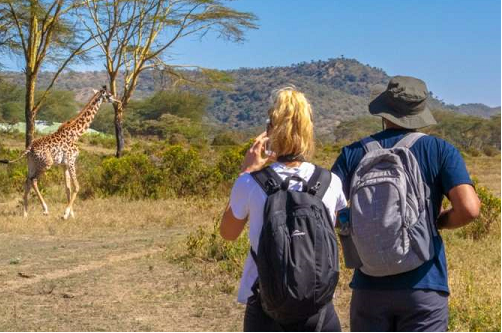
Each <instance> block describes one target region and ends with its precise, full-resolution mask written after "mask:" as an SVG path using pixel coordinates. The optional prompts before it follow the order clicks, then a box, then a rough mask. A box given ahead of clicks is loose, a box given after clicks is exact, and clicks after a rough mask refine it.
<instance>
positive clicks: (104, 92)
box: [93, 86, 121, 103]
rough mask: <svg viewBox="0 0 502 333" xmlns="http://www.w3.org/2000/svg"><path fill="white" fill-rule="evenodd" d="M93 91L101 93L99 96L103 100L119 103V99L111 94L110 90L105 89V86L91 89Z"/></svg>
mask: <svg viewBox="0 0 502 333" xmlns="http://www.w3.org/2000/svg"><path fill="white" fill-rule="evenodd" d="M93 91H94V93H95V94H98V93H99V94H100V95H101V98H103V101H104V102H108V103H121V102H120V100H118V99H117V98H115V96H113V94H112V93H111V92H109V91H108V89H106V86H103V87H102V88H101V90H99V91H98V90H95V89H93Z"/></svg>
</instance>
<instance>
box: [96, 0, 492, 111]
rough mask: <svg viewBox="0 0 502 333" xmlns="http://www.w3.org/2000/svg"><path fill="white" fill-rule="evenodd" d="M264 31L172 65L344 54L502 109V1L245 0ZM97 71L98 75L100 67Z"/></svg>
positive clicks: (210, 46)
mask: <svg viewBox="0 0 502 333" xmlns="http://www.w3.org/2000/svg"><path fill="white" fill-rule="evenodd" d="M231 5H232V6H233V7H235V8H237V9H239V10H243V11H250V12H253V13H254V14H256V15H257V16H258V18H259V21H258V24H259V26H260V28H259V29H258V30H255V31H249V32H248V33H247V41H246V42H244V43H241V44H234V43H230V42H227V41H223V40H216V39H215V36H214V35H207V36H206V37H205V38H204V39H203V40H202V41H200V40H198V39H196V38H189V39H185V40H181V41H179V42H178V44H176V45H175V47H174V49H172V50H171V51H172V53H171V54H170V56H171V57H172V58H173V63H178V64H196V65H200V66H204V67H209V68H218V69H233V68H239V67H263V66H283V65H284V66H286V65H290V64H292V63H298V62H302V61H310V60H325V59H328V58H336V57H338V56H340V55H344V56H345V57H348V58H355V59H357V60H359V61H361V62H362V63H364V64H370V65H371V66H375V67H380V68H382V69H383V70H385V71H386V72H387V73H388V74H389V75H397V74H401V75H411V76H416V77H419V78H421V79H423V80H424V81H426V83H427V85H428V88H429V90H431V91H433V93H434V94H435V95H438V96H439V97H440V98H442V99H444V101H445V102H447V103H455V104H461V103H468V102H480V103H485V104H487V105H490V106H498V105H500V92H501V82H500V80H501V76H500V73H501V59H500V54H501V53H500V51H501V35H500V31H501V26H500V13H501V10H500V1H498V0H441V1H432V0H429V1H424V0H379V1H370V0H335V1H328V0H310V1H305V0H304V1H298V0H289V1H285V0H274V1H272V0H240V1H236V2H233V3H231ZM92 69H96V68H95V67H94V68H92Z"/></svg>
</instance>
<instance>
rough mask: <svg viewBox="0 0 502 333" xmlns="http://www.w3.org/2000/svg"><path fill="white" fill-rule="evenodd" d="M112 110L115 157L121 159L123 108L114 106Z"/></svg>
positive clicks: (122, 148) (122, 147)
mask: <svg viewBox="0 0 502 333" xmlns="http://www.w3.org/2000/svg"><path fill="white" fill-rule="evenodd" d="M113 108H114V110H115V139H116V141H117V151H116V153H115V156H116V157H121V156H122V151H123V150H124V133H123V132H122V115H123V108H122V105H114V107H113Z"/></svg>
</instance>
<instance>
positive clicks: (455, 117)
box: [334, 111, 501, 156]
mask: <svg viewBox="0 0 502 333" xmlns="http://www.w3.org/2000/svg"><path fill="white" fill-rule="evenodd" d="M433 114H434V117H435V118H436V120H437V122H438V124H437V125H434V126H430V127H427V128H425V129H423V131H424V132H425V133H427V134H430V135H434V136H437V137H440V138H442V139H445V140H447V141H448V142H450V143H452V144H453V145H454V146H455V147H457V148H458V149H459V150H461V151H463V152H465V153H469V154H471V155H474V156H476V155H479V154H485V155H488V156H493V155H496V154H498V153H500V124H501V123H500V115H496V116H492V117H491V118H489V119H486V118H480V117H475V116H467V115H464V114H459V113H456V112H453V111H433ZM381 130H382V122H381V118H379V117H373V116H363V117H360V118H356V119H353V120H349V121H345V122H342V123H341V124H340V125H339V126H337V127H336V128H335V130H334V136H335V140H336V141H338V144H340V145H343V144H348V143H350V142H353V141H357V140H360V139H361V138H363V137H365V136H368V135H370V134H372V133H375V132H378V131H381Z"/></svg>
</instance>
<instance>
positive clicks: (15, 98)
mask: <svg viewBox="0 0 502 333" xmlns="http://www.w3.org/2000/svg"><path fill="white" fill-rule="evenodd" d="M23 94H24V92H23V90H22V89H21V88H19V87H18V86H17V85H15V84H12V83H9V82H7V81H4V80H1V79H0V121H5V122H9V123H17V122H19V121H24V101H23V97H24V96H23Z"/></svg>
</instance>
